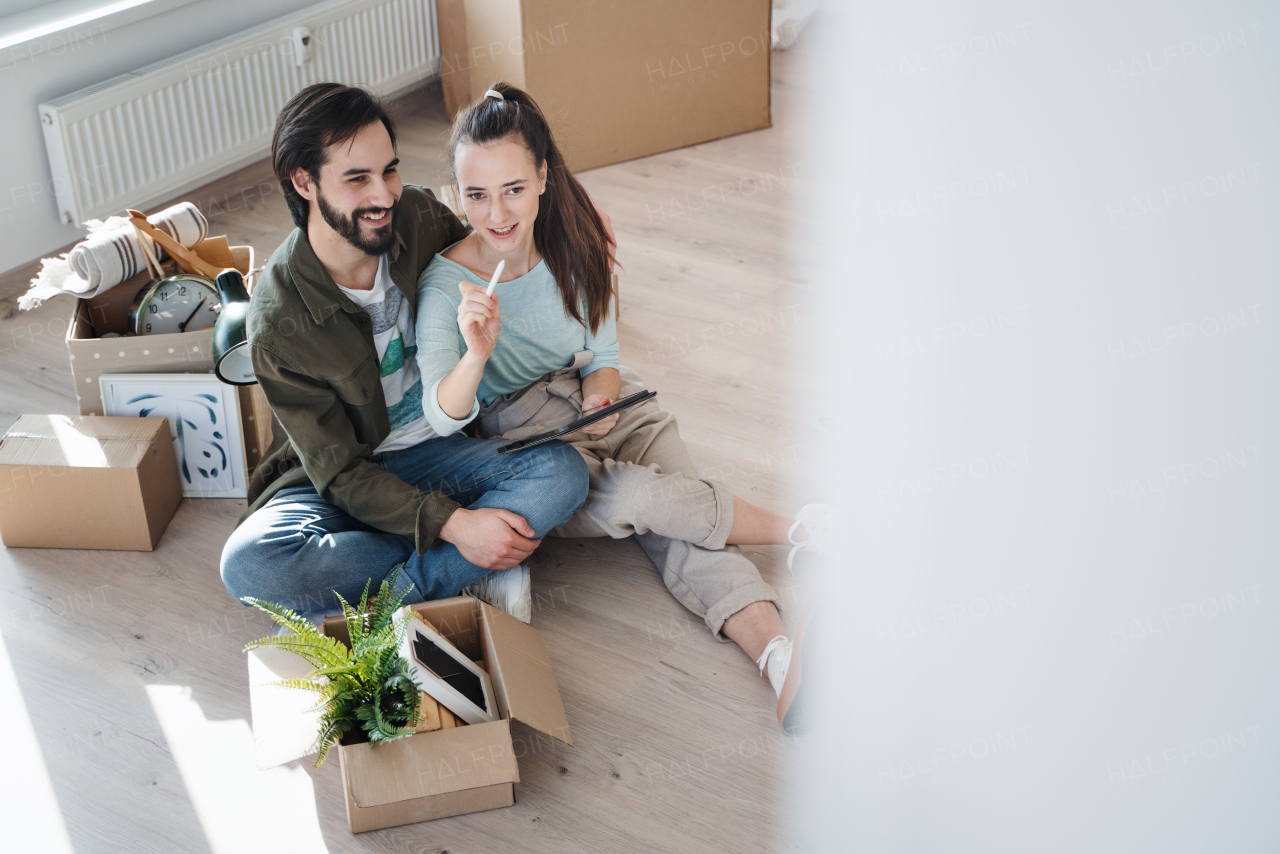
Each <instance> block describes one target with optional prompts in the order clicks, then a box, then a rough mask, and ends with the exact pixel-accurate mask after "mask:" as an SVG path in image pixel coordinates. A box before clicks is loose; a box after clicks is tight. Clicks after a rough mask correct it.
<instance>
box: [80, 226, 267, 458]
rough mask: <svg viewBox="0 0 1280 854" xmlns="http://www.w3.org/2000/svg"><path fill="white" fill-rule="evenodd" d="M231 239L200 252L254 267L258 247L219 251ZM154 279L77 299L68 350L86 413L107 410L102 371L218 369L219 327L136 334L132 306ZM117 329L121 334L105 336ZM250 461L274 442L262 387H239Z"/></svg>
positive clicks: (137, 279)
mask: <svg viewBox="0 0 1280 854" xmlns="http://www.w3.org/2000/svg"><path fill="white" fill-rule="evenodd" d="M225 243H226V239H225V238H210V239H209V240H206V241H204V242H203V243H199V244H197V245H196V247H195V250H196V254H197V255H199V256H200V257H201V258H204V259H205V260H206V261H209V262H210V263H214V264H222V263H228V262H230V263H231V265H232V266H234V267H235V268H236V269H237V270H239V271H240V272H241V273H243V274H246V275H247V274H248V273H249V271H250V270H252V269H253V247H252V246H232V247H230V250H231V254H230V256H229V257H224V256H222V255H221V254H219V253H218V249H219V248H221V247H223V246H225ZM151 280H152V276H151V274H150V273H148V272H142V273H139V274H138V275H136V276H134V277H133V278H131V279H129V280H128V281H125V282H121V283H120V284H118V285H116V286H115V287H114V288H112V289H111V290H109V291H106V292H105V293H103V294H101V295H99V296H97V297H94V298H93V299H90V300H85V299H77V300H76V301H75V308H74V309H73V310H72V314H71V321H70V323H69V324H68V326H67V339H66V340H67V353H68V355H69V356H70V357H71V376H72V379H73V381H74V382H75V387H76V400H77V401H79V405H80V414H81V415H102V414H103V413H102V390H101V387H100V386H99V383H98V379H99V377H101V375H102V374H155V373H161V374H163V373H200V374H205V373H208V374H211V373H213V330H212V329H201V330H199V331H196V332H186V333H182V334H173V335H130V336H125V335H124V333H125V332H126V331H127V330H128V322H129V306H130V305H131V304H132V303H133V298H134V297H135V296H137V294H138V291H139V290H141V289H142V287H143V286H144V285H146V284H147V283H149V282H150V281H151ZM109 332H114V333H117V334H118V335H120V336H121V337H119V338H102V337H101V336H102V335H104V334H106V333H109ZM239 395H240V412H241V421H242V428H243V429H242V433H243V435H244V439H245V464H246V467H247V468H248V470H249V472H252V471H253V469H254V467H255V466H256V465H257V464H258V461H259V460H260V459H261V458H262V456H263V455H264V454H265V453H266V451H267V448H268V447H269V446H270V444H271V409H270V407H269V406H268V405H267V400H266V397H265V396H264V395H263V394H262V390H261V389H260V388H258V387H257V386H242V387H241V388H240V390H239Z"/></svg>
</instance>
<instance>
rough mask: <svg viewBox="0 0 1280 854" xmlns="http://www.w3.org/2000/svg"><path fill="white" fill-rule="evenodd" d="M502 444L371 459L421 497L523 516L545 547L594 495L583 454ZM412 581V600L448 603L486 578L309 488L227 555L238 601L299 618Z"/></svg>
mask: <svg viewBox="0 0 1280 854" xmlns="http://www.w3.org/2000/svg"><path fill="white" fill-rule="evenodd" d="M503 444H504V443H503V442H502V441H499V440H489V441H485V440H481V439H472V438H469V437H466V436H462V435H454V436H448V437H445V438H439V439H432V440H429V441H427V442H423V443H422V444H420V445H416V446H414V447H412V448H406V449H405V450H402V451H393V452H391V453H388V454H377V455H374V457H373V458H372V460H373V461H374V462H376V463H378V464H379V465H381V466H382V467H383V468H384V469H386V470H387V471H388V472H390V473H392V474H394V475H396V476H397V477H399V478H400V479H401V480H403V481H405V482H406V483H411V484H413V485H414V486H417V487H418V488H419V489H421V490H422V491H424V492H434V491H439V492H442V493H444V494H445V495H447V496H448V497H450V498H452V499H453V500H454V501H457V502H458V503H459V504H461V505H462V506H463V507H464V508H466V509H468V510H479V509H482V508H498V509H502V510H507V511H510V512H511V513H515V514H516V515H518V516H520V517H522V518H523V519H524V520H525V521H526V522H527V523H528V526H529V528H531V529H532V532H533V537H532V539H534V540H540V539H541V538H542V537H543V536H544V535H545V534H546V533H547V532H548V531H550V530H551V529H552V528H556V527H559V526H560V525H563V524H565V523H566V522H568V521H569V518H570V517H571V516H572V515H573V514H574V512H575V511H576V510H577V509H578V508H579V507H581V506H582V503H583V502H584V501H585V500H586V497H587V467H586V464H585V463H584V462H583V460H582V457H581V455H580V454H579V453H578V452H577V451H576V450H574V449H573V448H571V447H569V446H568V445H564V444H561V443H559V442H550V443H547V444H546V445H540V446H538V447H535V448H530V449H528V450H525V451H520V452H518V453H513V454H507V455H505V456H499V455H498V453H497V449H498V448H499V447H501V446H502V445H503ZM401 564H403V566H402V567H401V569H400V571H399V572H398V573H396V577H395V578H393V579H392V583H393V584H394V585H395V586H396V587H397V589H399V588H401V587H404V586H406V584H407V582H412V583H413V590H412V591H411V592H410V594H409V596H408V597H407V598H406V599H405V601H406V602H410V603H412V602H421V601H424V600H427V599H444V598H448V597H450V596H455V595H457V593H458V591H459V590H461V589H462V588H463V587H466V586H467V585H469V584H471V583H472V582H474V581H477V580H479V579H480V578H483V577H484V576H486V575H488V574H489V572H490V571H491V570H489V569H484V568H482V567H480V566H477V565H476V564H474V563H472V562H470V561H468V560H467V559H466V558H465V557H463V555H462V553H461V552H460V551H459V550H458V547H457V546H455V545H454V544H453V543H447V542H441V541H437V543H436V545H434V546H433V547H432V548H430V549H428V550H427V551H426V552H425V553H423V554H418V553H417V551H416V550H415V549H414V544H413V542H412V541H410V540H409V539H407V538H405V537H402V536H400V535H398V534H389V533H387V532H385V531H380V530H378V529H377V528H373V527H371V526H369V525H366V524H365V523H363V522H361V521H360V520H359V519H356V518H355V517H353V516H351V515H349V514H347V513H346V512H344V511H343V510H341V509H339V508H338V507H336V506H334V505H333V504H330V503H329V502H328V501H325V500H324V498H322V497H321V496H320V495H319V494H318V493H317V492H316V490H315V488H314V487H313V486H312V485H311V484H309V483H308V484H305V485H302V486H295V487H292V488H289V489H282V490H280V491H279V492H278V493H276V494H275V495H274V496H272V498H271V500H270V501H268V502H267V503H266V504H265V505H263V506H262V507H261V508H259V509H258V510H257V512H255V513H253V515H251V516H250V517H249V518H248V519H246V520H245V521H244V522H243V524H241V525H240V527H238V528H237V529H236V530H235V531H233V532H232V534H231V537H230V539H228V540H227V544H226V546H225V547H224V548H223V551H222V580H223V583H225V584H226V586H227V591H228V592H229V593H230V594H231V595H232V596H234V597H236V598H237V599H239V598H241V597H244V596H252V597H254V598H257V599H262V600H265V601H268V602H276V603H278V604H281V605H284V606H286V607H289V608H292V609H294V610H295V611H315V610H325V609H330V608H336V607H338V602H337V599H336V598H335V597H334V595H333V593H334V591H335V590H336V591H337V592H338V593H340V594H341V595H342V596H343V598H345V599H346V600H347V601H349V602H351V601H356V600H358V599H359V598H360V593H361V591H363V590H364V587H365V583H366V582H368V581H370V580H372V583H371V584H370V587H371V588H372V589H373V590H376V589H377V588H378V586H379V585H380V584H381V583H382V580H383V579H384V578H387V577H388V575H389V574H390V573H391V570H392V569H394V568H395V567H397V566H399V565H401Z"/></svg>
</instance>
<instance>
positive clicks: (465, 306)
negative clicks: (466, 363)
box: [458, 282, 502, 361]
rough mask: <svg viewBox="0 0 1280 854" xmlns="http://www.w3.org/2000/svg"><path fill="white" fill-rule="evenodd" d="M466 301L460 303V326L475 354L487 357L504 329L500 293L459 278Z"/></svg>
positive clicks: (480, 357) (483, 358)
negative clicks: (486, 294)
mask: <svg viewBox="0 0 1280 854" xmlns="http://www.w3.org/2000/svg"><path fill="white" fill-rule="evenodd" d="M458 290H459V291H461V292H462V302H461V303H459V305H458V329H459V330H460V331H461V332H462V340H463V341H465V342H466V343H467V352H468V353H471V354H474V358H478V359H480V360H481V361H484V360H487V359H488V358H489V355H490V354H491V353H493V348H494V347H495V346H497V344H498V335H499V334H500V333H501V332H502V311H501V310H500V308H499V307H498V296H497V294H495V295H493V296H491V297H490V296H485V289H484V288H482V287H481V286H480V285H476V284H472V283H471V282H458Z"/></svg>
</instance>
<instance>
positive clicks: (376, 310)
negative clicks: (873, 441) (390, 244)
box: [338, 255, 438, 454]
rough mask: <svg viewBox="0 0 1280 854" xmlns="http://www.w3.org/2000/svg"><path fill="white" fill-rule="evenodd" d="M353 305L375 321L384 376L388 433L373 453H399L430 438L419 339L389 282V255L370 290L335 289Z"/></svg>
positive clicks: (432, 434)
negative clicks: (423, 397) (424, 407)
mask: <svg viewBox="0 0 1280 854" xmlns="http://www.w3.org/2000/svg"><path fill="white" fill-rule="evenodd" d="M338 287H339V288H340V289H341V290H342V292H343V293H344V294H346V295H347V296H349V297H351V300H352V302H354V303H355V304H356V305H358V306H360V307H361V308H363V309H364V310H365V311H366V312H367V313H368V315H369V319H370V320H371V321H372V322H373V344H374V346H375V347H376V348H377V350H378V373H379V374H380V375H381V377H382V396H383V397H384V398H386V401H387V419H388V420H389V421H390V422H391V432H390V433H388V434H387V438H385V439H383V440H382V444H381V445H379V446H378V447H377V448H375V449H374V453H378V454H382V453H386V452H388V451H400V450H403V449H405V448H411V447H413V446H414V445H417V444H420V443H422V442H425V441H426V440H427V439H434V438H435V437H436V436H437V435H438V434H437V433H436V431H435V430H432V429H431V425H430V424H429V423H428V422H427V418H426V415H425V414H424V413H423V409H422V375H421V374H420V373H419V370H418V360H417V359H416V358H415V356H416V355H417V351H418V347H417V340H418V339H417V336H416V335H415V334H414V329H413V316H412V315H411V314H410V312H409V307H408V306H407V305H405V301H404V295H403V294H402V293H400V289H399V288H397V287H396V286H395V283H394V282H392V281H391V273H390V271H389V269H388V263H387V256H386V255H383V256H382V257H381V258H380V259H379V260H378V274H377V276H376V277H375V278H374V282H373V287H372V288H371V289H369V290H367V291H355V290H352V289H350V288H344V287H342V285H338Z"/></svg>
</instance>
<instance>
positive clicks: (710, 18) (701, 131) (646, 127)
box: [436, 0, 772, 171]
mask: <svg viewBox="0 0 1280 854" xmlns="http://www.w3.org/2000/svg"><path fill="white" fill-rule="evenodd" d="M771 10H772V5H771V2H770V0H702V2H699V3H690V2H688V0H647V2H644V3H636V2H632V0H591V2H587V0H465V2H463V0H437V6H436V16H437V20H438V21H439V32H440V54H441V59H440V75H441V83H442V88H443V90H444V95H445V107H446V110H447V111H448V114H449V116H450V117H451V118H452V116H453V115H454V114H455V113H456V111H457V110H458V109H459V108H460V107H461V106H463V105H465V104H466V103H468V102H470V101H472V100H475V99H476V98H479V97H481V96H483V95H484V92H485V90H486V89H487V88H488V87H489V86H490V85H492V84H493V83H495V82H497V81H499V80H504V81H506V82H507V83H511V84H512V85H514V86H518V87H520V88H521V89H524V90H525V91H526V92H528V93H529V94H531V95H532V96H533V97H534V99H535V100H536V101H537V102H538V104H539V106H541V107H542V110H543V112H544V113H545V114H546V116H547V118H548V120H549V121H550V122H551V125H552V129H553V130H554V132H555V134H556V139H557V141H558V142H559V144H560V147H561V149H562V150H563V152H564V154H565V159H566V160H567V161H568V164H569V167H570V168H571V169H573V170H574V171H582V170H585V169H594V168H595V167H597V166H605V165H608V164H610V163H618V162H621V161H623V160H631V159H634V158H636V157H644V156H646V155H649V154H656V153H658V152H660V151H670V150H671V149H674V148H682V147H684V146H688V145H694V144H696V143H700V142H706V141H708V140H712V139H719V138H721V137H725V136H731V135H733V134H737V133H743V132H745V131H749V130H757V129H759V128H765V127H769V125H770V118H769V106H770V104H769V97H770V92H769V73H770V42H771V38H770V31H769V24H770V14H771Z"/></svg>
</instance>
